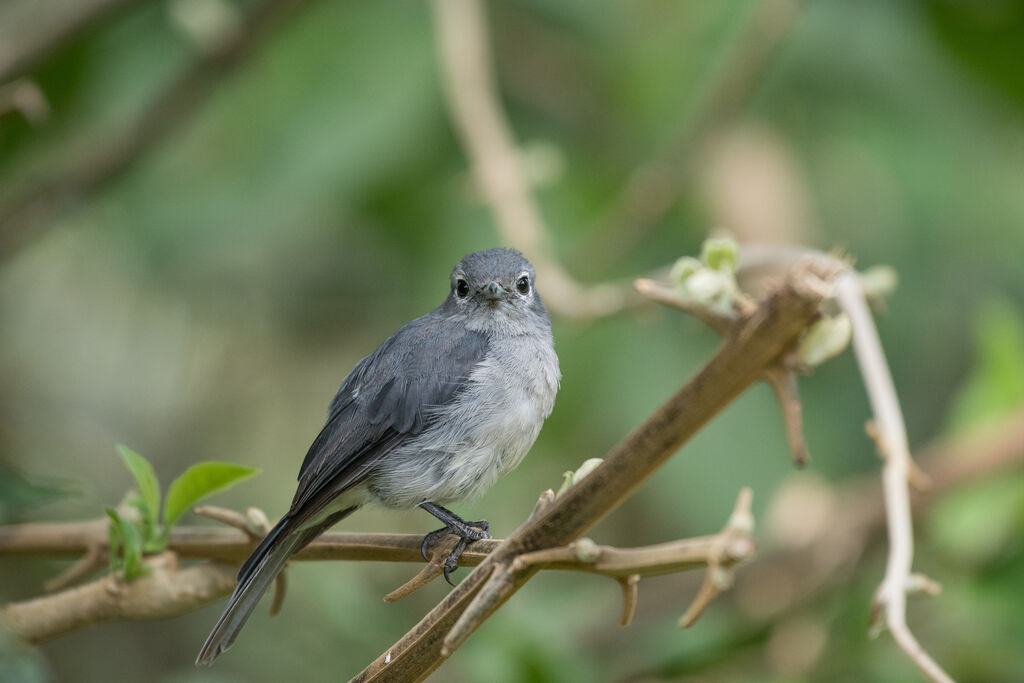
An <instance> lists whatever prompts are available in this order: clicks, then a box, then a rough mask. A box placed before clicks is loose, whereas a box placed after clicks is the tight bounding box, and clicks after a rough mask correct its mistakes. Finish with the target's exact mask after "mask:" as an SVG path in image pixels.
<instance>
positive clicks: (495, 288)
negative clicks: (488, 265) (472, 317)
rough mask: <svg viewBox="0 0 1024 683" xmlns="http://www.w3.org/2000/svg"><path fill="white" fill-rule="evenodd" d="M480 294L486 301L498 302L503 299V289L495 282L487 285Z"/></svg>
mask: <svg viewBox="0 0 1024 683" xmlns="http://www.w3.org/2000/svg"><path fill="white" fill-rule="evenodd" d="M481 294H483V295H484V299H486V300H487V301H500V300H502V299H504V298H505V294H506V292H505V288H504V287H502V286H501V285H499V284H498V283H497V282H496V281H492V282H491V283H490V284H489V285H487V286H486V287H484V288H483V290H481Z"/></svg>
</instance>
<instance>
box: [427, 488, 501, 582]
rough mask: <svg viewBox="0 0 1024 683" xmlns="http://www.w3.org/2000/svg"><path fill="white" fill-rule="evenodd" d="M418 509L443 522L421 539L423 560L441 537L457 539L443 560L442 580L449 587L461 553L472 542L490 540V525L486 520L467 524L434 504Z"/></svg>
mask: <svg viewBox="0 0 1024 683" xmlns="http://www.w3.org/2000/svg"><path fill="white" fill-rule="evenodd" d="M420 507H421V508H423V509H424V510H426V511H427V512H429V513H430V514H432V515H434V516H435V517H437V518H438V519H439V520H441V521H442V522H444V526H443V527H441V528H440V529H438V530H436V531H431V532H430V533H429V534H427V535H426V536H424V537H423V542H422V543H421V544H420V554H421V555H423V559H424V560H428V561H429V558H428V557H427V549H428V548H430V547H431V546H432V545H434V544H435V543H437V541H438V540H440V539H441V538H442V537H444V536H446V535H448V534H454V535H456V536H458V537H459V542H458V543H456V544H455V547H454V548H452V550H451V552H450V553H448V557H447V558H445V561H444V566H443V571H444V580H445V581H447V582H448V583H449V584H451V585H453V586H454V585H455V584H454V583H452V580H451V576H450V574H451V573H452V572H453V571H455V570H456V569H458V567H459V558H460V557H462V553H463V552H464V551H465V550H466V547H467V546H469V544H470V543H472V542H473V541H479V540H480V539H482V538H490V537H491V535H490V534H489V533H487V530H488V529H489V528H490V525H489V524H488V523H487V520H483V519H482V520H480V521H477V522H467V521H466V520H464V519H462V518H461V517H459V516H458V515H456V514H455V513H454V512H452V511H451V510H448V509H447V508H443V507H441V506H440V505H437V504H435V503H422V504H420Z"/></svg>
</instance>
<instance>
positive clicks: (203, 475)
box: [164, 462, 259, 528]
mask: <svg viewBox="0 0 1024 683" xmlns="http://www.w3.org/2000/svg"><path fill="white" fill-rule="evenodd" d="M254 474H259V470H258V469H255V468H252V467H244V466H242V465H235V464H232V463H229V462H201V463H198V464H196V465H192V466H191V467H189V468H188V469H187V470H185V471H184V472H182V473H181V476H179V477H178V478H177V479H175V480H174V481H173V482H171V487H170V488H169V489H168V490H167V500H166V501H164V525H165V527H166V528H170V527H171V526H173V525H174V523H175V522H177V521H178V520H179V519H180V518H181V516H182V515H183V514H185V511H186V510H188V509H189V508H190V507H192V505H194V504H195V503H196V502H198V501H199V500H200V499H201V498H205V497H206V496H208V495H210V494H211V493H217V492H219V491H224V490H225V489H228V488H230V487H231V486H233V485H235V484H237V483H238V482H239V481H241V480H243V479H246V478H248V477H251V476H253V475H254Z"/></svg>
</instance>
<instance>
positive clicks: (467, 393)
mask: <svg viewBox="0 0 1024 683" xmlns="http://www.w3.org/2000/svg"><path fill="white" fill-rule="evenodd" d="M534 278H535V274H534V271H533V267H532V266H531V265H530V263H529V262H528V261H527V260H526V259H525V258H523V256H522V255H521V254H520V253H519V252H517V251H513V250H510V249H490V250H488V251H482V252H477V253H474V254H469V255H468V256H466V257H464V258H463V259H462V260H461V261H460V262H459V263H458V264H457V265H456V266H455V268H454V270H453V271H452V274H451V278H450V284H451V290H450V293H449V295H448V297H447V298H446V299H445V300H444V302H443V303H442V304H441V305H440V306H439V307H438V308H436V309H434V310H433V311H431V312H430V313H427V314H426V315H424V316H422V317H420V318H417V319H415V320H413V321H412V322H410V323H408V324H407V325H405V326H404V327H402V328H401V329H400V330H398V331H397V332H396V333H395V334H394V335H392V336H391V337H390V338H388V339H387V340H386V341H385V342H384V343H383V344H381V345H380V346H379V347H378V348H377V349H376V350H375V351H374V352H373V353H371V354H370V355H368V356H366V357H365V358H363V359H362V360H361V361H359V363H357V364H356V366H355V367H354V368H353V369H352V372H350V373H349V375H348V376H347V377H346V378H345V380H344V381H343V382H342V384H341V387H340V388H339V389H338V392H337V394H336V395H335V397H334V399H333V400H332V401H331V404H330V407H329V409H328V417H327V423H326V424H325V425H324V427H323V429H322V430H321V431H320V434H319V435H318V436H317V438H316V440H315V441H314V442H313V444H312V446H310V448H309V451H308V452H307V454H306V457H305V460H304V461H303V463H302V467H301V468H300V470H299V485H298V488H297V490H296V491H295V496H294V498H293V499H292V504H291V507H290V509H289V511H288V513H287V514H285V516H284V517H282V518H281V520H280V521H279V522H278V523H277V525H276V526H275V527H274V528H273V529H272V530H271V532H270V533H269V534H267V536H266V538H264V539H263V541H262V542H261V543H260V545H259V546H258V547H257V548H256V550H255V551H254V552H253V554H252V555H251V556H250V557H249V559H248V560H246V562H245V563H244V564H243V565H242V568H241V570H240V571H239V574H238V585H237V587H236V588H235V591H234V593H233V594H232V596H231V598H230V599H229V601H228V605H227V607H226V608H225V610H224V612H223V614H222V615H221V617H220V619H219V620H218V622H217V624H216V625H215V626H214V628H213V631H212V632H211V633H210V635H209V637H208V638H207V639H206V642H205V644H204V645H203V647H202V649H201V650H200V652H199V656H198V658H197V659H196V663H198V664H209V663H212V662H213V660H214V659H215V658H216V657H217V656H218V655H219V654H220V653H221V652H223V651H224V650H226V649H227V648H228V647H230V645H231V644H232V643H233V642H234V640H235V638H236V636H237V635H238V632H239V631H240V630H241V628H242V626H243V625H244V624H245V621H246V619H248V617H249V615H250V614H251V613H252V611H253V609H254V608H255V607H256V604H257V603H258V602H259V599H260V597H261V596H262V595H263V593H264V592H265V591H266V590H267V588H268V587H269V586H270V584H271V583H273V581H274V579H275V578H276V576H277V574H278V573H280V571H281V570H282V569H283V568H284V565H285V563H286V562H287V561H288V558H289V557H291V555H293V554H294V553H296V552H298V551H299V550H301V549H302V548H303V547H304V546H305V545H307V544H308V543H309V542H310V541H312V540H313V539H314V538H316V536H318V535H319V534H320V533H321V532H323V531H324V530H325V529H327V528H329V527H330V526H331V525H333V524H334V523H336V522H337V521H339V520H340V519H342V518H344V517H346V516H347V515H349V514H351V513H352V512H353V511H355V510H356V509H358V508H359V507H361V506H362V505H365V504H368V503H377V504H381V505H384V506H386V507H391V508H411V507H415V506H417V505H421V504H424V503H434V504H438V505H439V504H442V503H447V502H451V501H456V500H461V499H464V498H470V497H474V496H478V495H481V494H482V493H483V492H484V491H486V490H487V489H488V488H490V486H491V485H492V484H493V483H494V482H495V481H496V480H497V479H498V477H499V476H501V475H502V474H504V473H505V472H508V471H509V470H511V469H512V468H514V467H515V466H516V465H518V464H519V462H520V461H521V460H522V458H523V457H524V456H525V455H526V453H527V451H529V449H530V447H531V446H532V445H533V442H534V441H535V440H536V438H537V434H538V433H539V432H540V428H541V425H542V424H543V422H544V420H545V418H547V416H548V415H549V414H550V413H551V410H552V408H553V407H554V400H555V394H556V393H557V391H558V384H559V381H560V379H561V374H560V372H559V367H558V358H557V356H556V355H555V351H554V347H553V344H552V338H551V321H550V319H549V318H548V314H547V311H546V310H545V308H544V304H543V302H542V301H541V298H540V295H539V294H538V293H537V291H536V289H535V286H534ZM428 511H429V510H428ZM445 512H447V511H445ZM432 514H436V513H433V512H432ZM456 519H458V518H456ZM458 521H459V522H462V520H458ZM446 524H447V522H446ZM484 531H486V528H485V529H484ZM484 535H486V533H484ZM425 542H426V541H425ZM459 552H461V550H460V551H459ZM455 560H457V554H456V555H455Z"/></svg>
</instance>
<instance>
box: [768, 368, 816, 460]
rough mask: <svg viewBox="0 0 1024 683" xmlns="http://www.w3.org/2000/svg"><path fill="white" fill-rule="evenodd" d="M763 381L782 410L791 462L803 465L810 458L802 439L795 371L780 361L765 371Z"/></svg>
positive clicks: (802, 420) (801, 422)
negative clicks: (768, 386) (770, 389)
mask: <svg viewBox="0 0 1024 683" xmlns="http://www.w3.org/2000/svg"><path fill="white" fill-rule="evenodd" d="M764 379H765V381H766V382H768V384H769V385H770V386H771V388H772V391H773V392H774V393H775V400H776V401H777V402H778V404H779V410H780V411H781V412H782V421H783V423H784V424H785V425H786V440H787V441H788V442H789V452H790V454H791V455H792V456H793V463H794V464H796V466H797V467H803V466H804V465H806V464H807V461H808V460H810V455H808V452H807V441H806V440H805V439H804V418H803V406H802V405H801V404H800V392H799V389H798V388H797V383H796V373H795V372H793V371H792V370H791V369H790V368H789V367H788V363H785V362H783V363H780V364H779V365H778V366H776V367H774V368H769V369H768V371H767V372H765V378H764Z"/></svg>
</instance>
